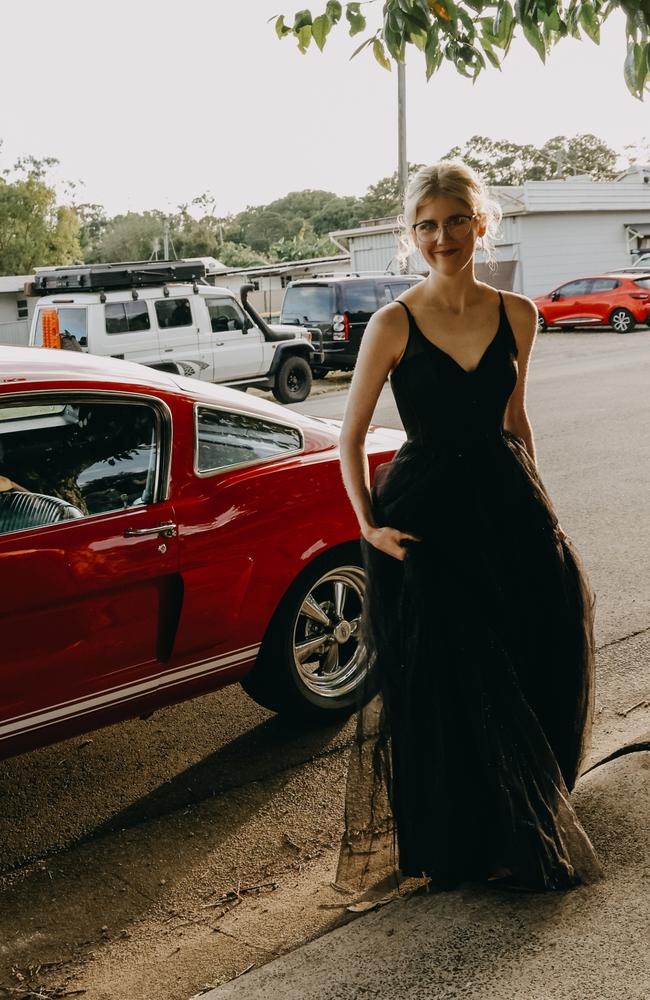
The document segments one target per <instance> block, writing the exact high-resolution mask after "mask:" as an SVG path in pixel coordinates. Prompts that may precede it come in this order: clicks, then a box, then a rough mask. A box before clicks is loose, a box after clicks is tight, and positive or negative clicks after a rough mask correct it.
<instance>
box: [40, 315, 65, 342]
mask: <svg viewBox="0 0 650 1000" xmlns="http://www.w3.org/2000/svg"><path fill="white" fill-rule="evenodd" d="M41 329H42V330H43V347H58V348H60V347H61V329H60V327H59V311H58V309H43V310H42V311H41Z"/></svg>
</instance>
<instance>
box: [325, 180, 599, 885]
mask: <svg viewBox="0 0 650 1000" xmlns="http://www.w3.org/2000/svg"><path fill="white" fill-rule="evenodd" d="M500 218H501V213H500V209H499V206H498V204H497V203H496V202H494V201H492V200H491V199H490V198H489V196H488V194H487V192H486V190H485V188H484V186H483V184H482V182H481V181H480V179H479V178H478V177H477V175H476V174H475V173H474V172H473V171H472V170H471V169H470V168H469V167H467V166H466V165H465V164H463V163H461V162H459V161H447V162H445V161H443V162H441V163H438V164H434V165H433V166H430V167H425V168H422V169H421V170H420V171H419V172H418V174H417V175H416V176H415V177H414V178H413V179H412V181H411V183H410V185H409V188H408V191H407V193H406V198H405V205H404V216H403V217H402V218H401V221H402V224H403V227H404V230H405V234H406V240H404V236H403V248H404V247H405V245H406V248H407V250H412V249H413V248H414V246H417V247H418V248H419V250H420V252H421V254H422V256H423V258H424V260H425V261H426V262H427V264H428V266H429V274H428V276H427V278H426V279H425V280H424V281H422V282H420V283H418V284H417V285H415V286H413V287H412V288H410V289H409V290H408V291H407V292H405V293H404V294H403V295H402V297H401V300H397V301H396V302H393V303H390V304H389V305H386V306H384V307H383V308H381V309H379V310H378V312H376V313H375V314H374V315H373V317H372V319H371V321H370V323H369V324H368V327H367V328H366V331H365V333H364V337H363V340H362V343H361V348H360V351H359V357H358V361H357V364H356V368H355V371H354V375H353V379H352V383H351V387H350V392H349V397H348V402H347V407H346V412H345V418H344V422H343V428H342V435H341V468H342V475H343V479H344V483H345V486H346V489H347V492H348V495H349V497H350V500H351V502H352V504H353V506H354V509H355V512H356V514H357V517H358V520H359V525H360V529H361V535H362V538H361V545H362V553H363V559H364V564H365V569H366V572H367V591H366V596H365V599H364V606H363V611H362V616H361V623H360V651H361V655H364V656H365V657H366V658H367V665H368V668H369V669H368V672H367V681H366V685H367V686H368V685H372V687H371V688H369V687H367V690H366V691H365V692H364V699H365V701H366V706H365V707H364V708H363V709H360V711H359V713H358V715H357V733H356V741H355V744H354V746H353V750H352V755H351V757H350V763H349V770H348V779H347V788H346V814H345V820H346V825H345V833H344V836H343V839H342V843H341V852H340V855H339V866H338V872H337V882H338V883H339V884H344V885H347V886H349V887H352V888H356V889H363V888H366V887H369V886H371V885H372V884H373V880H374V882H375V883H376V882H377V881H378V880H379V879H380V876H381V875H382V874H383V875H384V876H385V875H386V874H389V873H391V872H392V874H393V875H395V876H396V878H397V884H398V885H399V882H400V879H401V878H402V877H410V876H414V877H420V878H421V877H424V878H426V879H427V880H428V881H429V885H430V886H433V887H438V888H452V887H454V886H456V885H458V884H459V883H460V882H461V881H464V880H479V881H481V880H486V881H489V880H491V881H493V882H496V883H497V884H499V885H504V886H507V887H514V888H517V887H526V888H530V889H538V890H543V889H563V888H568V887H569V886H572V885H575V884H578V883H587V882H590V881H593V880H595V879H597V878H599V877H600V876H601V870H600V866H599V863H598V860H597V858H596V856H595V854H594V851H593V848H592V845H591V843H590V841H589V839H588V837H587V835H586V833H585V831H584V829H583V828H582V826H581V825H580V822H579V820H578V818H577V816H576V814H575V812H574V809H573V806H572V804H571V802H570V800H569V793H570V792H571V791H572V789H573V787H574V784H575V782H576V779H577V777H578V776H579V774H580V767H581V764H582V761H583V758H584V753H585V749H586V744H587V741H588V738H589V733H590V727H591V720H592V712H593V671H594V644H593V614H592V612H593V604H594V601H593V598H592V595H591V593H590V590H589V585H588V581H587V578H586V575H585V571H584V568H583V566H582V564H581V562H580V559H579V556H578V554H577V552H576V550H575V548H574V547H573V544H572V543H571V541H570V540H569V538H568V537H567V536H566V535H565V534H564V532H563V531H562V529H561V528H560V525H559V524H558V519H557V517H556V515H555V512H554V510H553V506H552V503H551V500H550V499H549V496H548V494H547V492H546V490H545V488H544V486H543V484H542V482H541V480H540V477H539V475H538V472H537V469H536V465H535V450H534V442H533V435H532V431H531V427H530V423H529V421H528V418H527V415H526V409H525V385H526V374H527V368H528V361H529V357H530V353H531V349H532V345H533V341H534V338H535V334H536V329H537V312H536V308H535V306H534V304H533V303H532V302H531V301H530V300H529V299H527V298H526V297H525V296H523V295H518V294H515V293H511V292H506V293H504V294H502V293H501V292H497V291H496V290H495V289H494V288H492V287H491V286H489V285H487V284H485V283H483V282H480V281H477V279H476V277H475V274H474V265H473V256H474V249H475V245H476V242H477V240H480V241H481V243H482V246H483V247H484V248H485V250H486V252H487V254H488V256H490V255H493V250H492V246H491V242H490V241H491V237H492V236H493V235H494V233H495V232H496V229H497V228H498V225H499V222H500ZM387 377H389V378H390V384H391V387H392V390H393V394H394V397H395V402H396V404H397V407H398V410H399V413H400V416H401V419H402V422H403V424H404V428H405V430H406V433H407V440H406V441H405V442H404V444H403V445H402V446H401V448H400V449H399V451H398V452H397V454H396V455H395V457H394V459H393V460H392V461H391V462H388V463H385V464H383V465H381V466H379V467H378V469H377V470H376V473H375V478H374V482H373V485H372V489H370V477H369V468H368V460H367V457H366V453H365V449H364V440H365V436H366V432H367V428H368V425H369V422H370V420H371V418H372V414H373V412H374V409H375V404H376V401H377V398H378V396H379V392H380V390H381V388H382V386H383V384H384V382H385V381H386V378H387ZM375 691H378V694H377V695H376V697H373V698H370V695H371V694H372V692H375ZM398 865H399V867H398Z"/></svg>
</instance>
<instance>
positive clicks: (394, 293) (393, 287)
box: [379, 281, 412, 303]
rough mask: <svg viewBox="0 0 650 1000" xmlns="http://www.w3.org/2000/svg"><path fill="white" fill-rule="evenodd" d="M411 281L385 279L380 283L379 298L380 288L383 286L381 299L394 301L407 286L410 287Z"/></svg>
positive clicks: (385, 301)
mask: <svg viewBox="0 0 650 1000" xmlns="http://www.w3.org/2000/svg"><path fill="white" fill-rule="evenodd" d="M411 284H412V282H410V281H386V282H383V284H382V285H380V286H379V287H380V298H381V288H382V287H383V301H384V303H387V302H394V301H395V299H396V298H397V297H398V295H401V294H402V292H405V291H406V290H407V288H410V287H411Z"/></svg>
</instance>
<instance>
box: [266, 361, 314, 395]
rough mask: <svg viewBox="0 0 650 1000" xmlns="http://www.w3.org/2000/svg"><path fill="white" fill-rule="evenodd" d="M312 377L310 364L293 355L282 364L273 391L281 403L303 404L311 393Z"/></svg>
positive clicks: (276, 375)
mask: <svg viewBox="0 0 650 1000" xmlns="http://www.w3.org/2000/svg"><path fill="white" fill-rule="evenodd" d="M311 386H312V375H311V368H310V367H309V362H308V361H307V360H306V359H305V358H303V357H301V356H300V355H299V354H293V355H291V356H290V357H288V358H285V359H284V361H282V362H281V363H280V367H279V368H278V370H277V372H276V374H275V385H274V386H273V389H272V390H271V391H272V392H273V395H274V396H275V398H276V399H277V400H278V402H280V403H301V402H302V401H303V399H307V396H308V395H309V393H310V392H311Z"/></svg>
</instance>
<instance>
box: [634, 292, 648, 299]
mask: <svg viewBox="0 0 650 1000" xmlns="http://www.w3.org/2000/svg"><path fill="white" fill-rule="evenodd" d="M630 298H631V299H650V295H649V294H648V292H630Z"/></svg>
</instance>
